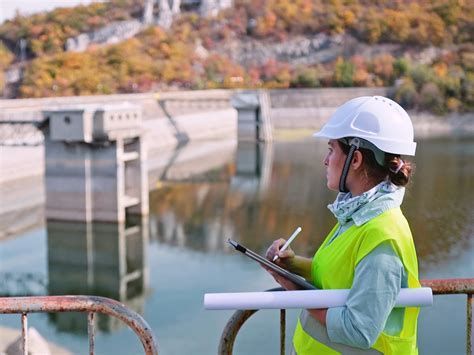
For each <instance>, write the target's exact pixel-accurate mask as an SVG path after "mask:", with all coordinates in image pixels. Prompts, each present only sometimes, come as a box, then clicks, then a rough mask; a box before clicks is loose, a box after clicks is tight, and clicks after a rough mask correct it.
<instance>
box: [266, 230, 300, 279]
mask: <svg viewBox="0 0 474 355" xmlns="http://www.w3.org/2000/svg"><path fill="white" fill-rule="evenodd" d="M285 242H286V240H285V239H283V238H280V239H277V240H275V241H274V242H273V243H272V244H271V245H270V247H269V248H268V249H267V252H266V254H265V257H266V258H267V259H268V260H270V261H272V262H273V259H274V258H275V256H278V259H277V260H275V264H277V265H279V266H281V267H282V268H285V269H288V270H290V271H292V270H291V265H292V262H293V260H294V258H295V252H294V251H293V250H292V249H291V248H290V247H288V248H286V249H285V250H283V251H280V249H281V247H282V246H283V244H285Z"/></svg>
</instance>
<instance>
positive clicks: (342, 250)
mask: <svg viewBox="0 0 474 355" xmlns="http://www.w3.org/2000/svg"><path fill="white" fill-rule="evenodd" d="M338 226H339V225H336V226H335V227H334V229H333V230H332V231H331V233H329V235H328V236H327V237H326V240H325V241H324V242H323V244H322V245H321V247H320V248H319V250H318V251H317V253H316V255H315V256H314V258H313V263H312V269H311V273H312V278H313V283H314V284H315V285H316V287H318V288H321V289H344V288H351V287H352V282H353V279H354V271H355V268H356V266H357V264H358V262H359V261H360V260H362V259H363V258H364V257H365V256H366V255H367V254H369V253H370V252H371V251H372V250H373V249H375V248H376V247H377V246H378V245H380V243H382V242H384V241H390V242H391V244H392V245H393V247H394V249H395V251H396V253H397V255H398V256H399V257H400V260H401V261H402V263H403V265H404V268H405V270H406V272H407V274H408V287H420V284H419V282H418V262H417V260H416V252H415V247H414V244H413V238H412V236H411V232H410V228H409V226H408V223H407V221H406V219H405V217H404V216H403V214H402V212H401V210H400V209H399V208H394V209H391V210H389V211H386V212H385V213H382V214H381V215H379V216H377V217H375V218H373V219H371V220H370V221H368V222H367V223H365V224H364V225H362V226H352V227H350V228H349V229H347V230H346V231H345V232H344V233H342V234H341V235H339V236H338V237H337V238H336V239H335V240H334V241H332V242H331V243H330V244H329V245H328V241H329V240H330V239H331V237H332V236H333V234H334V232H335V231H336V230H337V228H338ZM418 312H419V308H414V307H408V308H405V314H404V323H403V328H402V331H401V333H400V336H390V335H387V334H385V333H383V332H382V333H381V334H380V336H379V338H378V339H377V341H376V342H375V344H374V345H373V348H374V349H377V350H378V351H380V352H382V353H384V354H395V355H397V354H403V355H413V354H417V353H418V350H417V348H416V323H417V318H418ZM305 314H306V315H305ZM308 315H309V314H308V313H307V312H303V313H302V315H301V318H300V320H299V321H298V324H297V327H296V330H295V334H294V337H293V345H294V347H295V350H296V352H297V353H298V355H304V354H327V355H330V354H339V353H343V354H346V353H349V352H346V351H345V349H343V348H338V346H339V344H336V343H332V342H330V340H329V339H328V338H327V331H326V329H325V327H323V326H321V325H319V322H317V321H316V320H313V318H312V317H311V316H309V317H308ZM334 344H336V345H334ZM347 348H349V349H351V351H352V348H351V347H347ZM338 349H341V350H342V351H339V350H338ZM356 350H357V349H356ZM347 351H349V350H347ZM372 353H373V352H372ZM376 353H377V352H376ZM361 354H363V353H361Z"/></svg>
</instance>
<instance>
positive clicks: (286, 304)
mask: <svg viewBox="0 0 474 355" xmlns="http://www.w3.org/2000/svg"><path fill="white" fill-rule="evenodd" d="M349 291H350V290H348V289H346V290H304V291H274V292H239V293H206V294H205V295H204V308H205V309H213V310H224V309H288V308H306V309H316V308H331V307H340V306H344V305H345V304H346V300H347V296H348V295H349ZM432 304H433V292H432V290H431V288H429V287H421V288H403V289H401V290H400V293H399V294H398V297H397V301H396V304H395V307H423V306H431V305H432Z"/></svg>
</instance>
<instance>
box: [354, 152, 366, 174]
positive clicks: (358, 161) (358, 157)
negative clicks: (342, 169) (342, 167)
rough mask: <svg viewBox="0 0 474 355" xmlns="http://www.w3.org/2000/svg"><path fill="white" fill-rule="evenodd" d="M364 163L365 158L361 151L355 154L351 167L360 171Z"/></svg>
mask: <svg viewBox="0 0 474 355" xmlns="http://www.w3.org/2000/svg"><path fill="white" fill-rule="evenodd" d="M363 161H364V156H363V155H362V153H361V152H360V150H356V151H355V152H354V156H353V157H352V162H351V167H352V168H353V169H354V170H359V169H360V168H362V163H363Z"/></svg>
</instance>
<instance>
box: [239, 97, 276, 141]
mask: <svg viewBox="0 0 474 355" xmlns="http://www.w3.org/2000/svg"><path fill="white" fill-rule="evenodd" d="M231 105H232V107H234V108H235V109H236V110H237V113H238V116H237V139H238V140H239V141H262V142H271V141H272V140H273V134H272V121H271V114H270V110H271V105H270V96H269V93H268V92H267V91H264V90H258V91H240V92H237V93H236V94H234V96H232V98H231Z"/></svg>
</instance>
